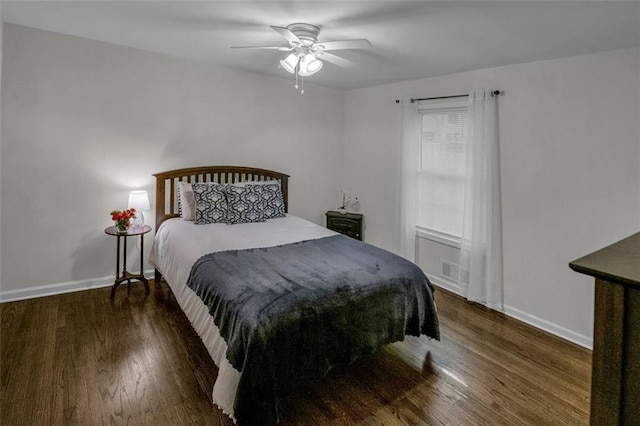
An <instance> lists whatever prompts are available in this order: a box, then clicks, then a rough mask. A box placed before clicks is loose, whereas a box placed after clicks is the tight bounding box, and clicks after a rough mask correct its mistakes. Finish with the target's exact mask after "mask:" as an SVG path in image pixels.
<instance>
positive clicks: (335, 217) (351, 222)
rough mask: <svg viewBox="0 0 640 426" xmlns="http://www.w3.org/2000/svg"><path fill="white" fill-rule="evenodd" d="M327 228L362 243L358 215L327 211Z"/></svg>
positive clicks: (360, 219) (361, 217) (360, 216)
mask: <svg viewBox="0 0 640 426" xmlns="http://www.w3.org/2000/svg"><path fill="white" fill-rule="evenodd" d="M326 215H327V228H329V229H331V230H332V231H336V232H339V233H341V234H344V235H347V236H349V237H351V238H355V239H356V240H360V241H362V239H363V232H362V219H363V218H364V216H362V215H361V214H358V213H339V212H336V211H333V210H329V211H328V212H327V213H326Z"/></svg>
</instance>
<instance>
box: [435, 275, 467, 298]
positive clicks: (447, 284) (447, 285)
mask: <svg viewBox="0 0 640 426" xmlns="http://www.w3.org/2000/svg"><path fill="white" fill-rule="evenodd" d="M429 281H431V283H432V284H433V285H435V286H437V287H440V288H444V289H445V290H449V291H450V292H452V293H455V294H457V295H458V296H462V292H461V291H460V285H459V284H458V283H455V282H453V281H449V280H447V279H444V278H440V277H429Z"/></svg>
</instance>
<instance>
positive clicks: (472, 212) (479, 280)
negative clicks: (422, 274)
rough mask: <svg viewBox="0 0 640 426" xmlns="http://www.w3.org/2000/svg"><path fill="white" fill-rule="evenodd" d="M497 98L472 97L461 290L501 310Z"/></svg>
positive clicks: (486, 92) (480, 92)
mask: <svg viewBox="0 0 640 426" xmlns="http://www.w3.org/2000/svg"><path fill="white" fill-rule="evenodd" d="M501 216H502V215H501V202H500V160H499V147H498V115H497V96H496V97H494V96H492V90H477V91H473V92H471V93H470V94H469V129H468V149H467V159H466V185H465V197H464V212H463V229H462V244H461V251H460V264H461V266H462V270H463V276H462V279H461V290H462V292H463V294H465V295H466V298H467V299H468V300H471V301H474V302H478V303H482V304H484V305H486V306H488V307H490V308H493V309H495V310H498V311H504V308H503V287H502V217H501Z"/></svg>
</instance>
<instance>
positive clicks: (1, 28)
mask: <svg viewBox="0 0 640 426" xmlns="http://www.w3.org/2000/svg"><path fill="white" fill-rule="evenodd" d="M3 33H4V21H3V20H2V2H1V1H0V99H2V34H3ZM1 104H2V102H0V188H2V173H1V171H2V169H1V167H2V106H1ZM0 224H2V196H1V195H0ZM0 289H2V226H1V225H0Z"/></svg>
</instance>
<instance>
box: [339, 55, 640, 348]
mask: <svg viewBox="0 0 640 426" xmlns="http://www.w3.org/2000/svg"><path fill="white" fill-rule="evenodd" d="M638 56H639V53H638V49H626V50H618V51H609V52H604V53H598V54H592V55H584V56H577V57H571V58H563V59H557V60H549V61H542V62H535V63H528V64H519V65H513V66H506V67H500V68H493V69H485V70H480V71H471V72H465V73H460V74H454V75H448V76H442V77H436V78H428V79H422V80H416V81H408V82H403V83H398V84H390V85H384V86H379V87H373V88H365V89H360V90H353V91H348V92H347V94H346V99H345V114H346V115H345V117H346V121H345V123H346V124H345V159H346V160H347V166H346V168H345V182H346V184H345V185H346V186H348V187H349V188H350V189H352V190H353V191H354V192H355V193H357V194H358V195H359V196H360V202H361V205H362V207H363V212H364V214H365V217H366V224H367V228H366V229H367V230H366V233H365V235H366V237H367V241H368V242H370V243H373V244H376V245H379V246H382V247H385V248H389V249H395V248H396V243H397V241H396V236H395V235H396V233H395V228H394V226H393V225H394V224H395V223H396V218H395V209H394V201H395V195H394V190H395V187H394V184H393V182H392V180H391V179H389V178H391V177H393V176H395V174H396V162H395V160H394V158H395V152H396V151H395V149H396V147H397V145H398V143H399V133H400V120H399V118H400V106H399V105H398V104H396V103H395V99H397V98H400V97H402V96H411V97H429V96H444V95H450V94H459V93H468V92H469V91H470V90H471V89H476V88H497V89H500V90H503V91H504V92H505V93H504V96H501V97H500V98H499V120H500V144H501V152H500V158H501V162H502V200H503V240H504V241H503V243H504V282H505V304H506V305H507V309H508V313H510V314H512V315H515V316H518V317H520V318H523V319H525V320H528V321H531V322H534V323H536V324H537V325H539V326H542V327H546V328H547V329H549V330H551V331H553V332H556V333H559V334H563V335H564V336H565V337H568V338H571V339H573V340H574V341H578V342H580V343H581V344H584V345H589V344H590V339H591V335H592V318H593V284H592V281H593V280H592V279H591V278H589V277H586V276H584V275H579V274H576V273H575V272H573V271H571V270H570V269H569V268H568V266H567V264H568V262H570V261H571V260H574V259H576V258H578V257H580V256H582V255H584V254H587V253H589V252H591V251H594V250H596V249H598V248H601V247H602V246H604V245H607V244H610V243H612V242H614V241H616V240H619V239H621V238H623V237H625V236H627V235H629V234H632V233H634V232H638V230H639V229H640V197H639V195H638V194H640V162H639V161H638V158H639V155H640V144H639V143H638V141H639V140H640V125H639V121H638V115H639V110H640V96H639V95H638V87H639V86H640V76H639V67H638V63H639V62H638V61H639V58H638ZM434 60H437V59H436V58H434ZM353 159H358V167H348V163H349V161H351V160H353ZM419 248H420V247H419ZM419 254H420V256H424V250H423V252H421V253H419ZM433 255H434V256H437V257H439V256H442V255H443V254H442V253H441V252H438V250H435V251H434V253H433ZM445 256H446V254H445Z"/></svg>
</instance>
